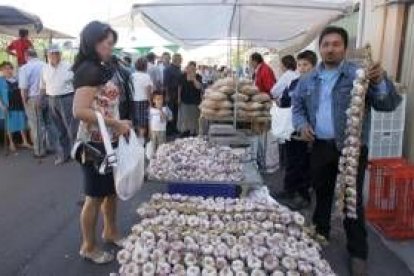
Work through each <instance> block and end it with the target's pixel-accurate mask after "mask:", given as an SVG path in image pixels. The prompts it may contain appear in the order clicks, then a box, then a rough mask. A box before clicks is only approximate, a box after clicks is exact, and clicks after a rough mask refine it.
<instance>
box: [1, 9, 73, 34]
mask: <svg viewBox="0 0 414 276" xmlns="http://www.w3.org/2000/svg"><path fill="white" fill-rule="evenodd" d="M19 29H27V30H28V31H29V36H30V38H34V39H36V38H44V39H50V38H62V39H72V38H74V37H73V36H71V35H68V34H64V33H61V32H58V31H55V30H53V29H50V28H46V27H44V26H43V24H42V21H41V20H40V18H39V17H38V16H37V15H34V14H30V13H27V12H25V11H22V10H20V9H17V8H14V7H10V6H0V34H5V35H9V36H18V32H19Z"/></svg>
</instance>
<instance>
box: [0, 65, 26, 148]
mask: <svg viewBox="0 0 414 276" xmlns="http://www.w3.org/2000/svg"><path fill="white" fill-rule="evenodd" d="M13 69H14V68H13V65H12V64H11V63H10V62H8V61H5V62H3V63H2V64H0V70H1V73H2V77H0V113H3V115H4V118H5V119H6V122H7V124H6V130H7V137H8V140H9V147H10V151H12V152H15V151H16V144H15V143H14V141H13V133H15V132H19V133H20V135H21V139H22V144H21V146H22V147H25V148H29V149H30V148H31V145H30V144H29V141H28V137H27V134H26V131H27V122H26V113H25V111H24V104H23V99H22V96H21V94H20V89H19V86H18V84H17V79H16V78H15V77H14V74H13ZM1 115H2V114H0V117H1Z"/></svg>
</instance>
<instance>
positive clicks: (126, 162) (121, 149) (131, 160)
mask: <svg viewBox="0 0 414 276" xmlns="http://www.w3.org/2000/svg"><path fill="white" fill-rule="evenodd" d="M116 155H117V160H118V164H117V167H116V168H115V169H114V179H115V190H116V193H117V195H118V197H119V198H120V199H122V200H128V199H130V198H132V197H133V196H134V195H135V193H136V192H137V191H138V190H140V189H141V187H142V184H143V183H144V173H145V167H144V162H145V150H144V147H143V146H142V144H141V143H140V142H139V140H138V138H137V136H136V135H135V132H134V131H133V130H131V131H130V133H129V139H128V141H127V140H126V139H125V137H123V136H121V137H120V138H119V142H118V148H117V150H116Z"/></svg>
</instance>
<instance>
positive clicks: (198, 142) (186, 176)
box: [148, 138, 244, 212]
mask: <svg viewBox="0 0 414 276" xmlns="http://www.w3.org/2000/svg"><path fill="white" fill-rule="evenodd" d="M241 158H242V157H241V156H238V155H236V154H234V153H233V152H232V151H231V149H230V148H229V147H221V146H216V145H213V144H210V143H208V142H207V141H205V140H204V139H203V138H185V139H177V140H175V141H174V142H171V143H168V144H163V145H161V146H160V148H159V149H158V151H157V153H156V154H155V157H154V158H153V159H152V160H151V161H150V165H149V166H148V174H149V176H150V178H154V179H157V180H184V181H196V180H197V181H218V182H229V181H230V182H235V181H241V180H243V179H244V174H243V165H242V164H241ZM164 200H167V199H164ZM217 208H218V209H217V210H216V211H217V212H220V211H221V209H220V206H217Z"/></svg>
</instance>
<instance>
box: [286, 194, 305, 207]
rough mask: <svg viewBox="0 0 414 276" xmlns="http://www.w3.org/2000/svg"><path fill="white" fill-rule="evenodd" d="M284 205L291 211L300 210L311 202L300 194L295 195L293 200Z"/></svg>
mask: <svg viewBox="0 0 414 276" xmlns="http://www.w3.org/2000/svg"><path fill="white" fill-rule="evenodd" d="M286 205H287V207H289V208H290V209H291V210H292V211H300V210H303V209H306V208H308V207H309V206H310V205H311V202H310V200H307V199H305V198H303V197H301V196H295V197H294V198H293V200H292V201H290V202H288V203H287V204H286Z"/></svg>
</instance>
